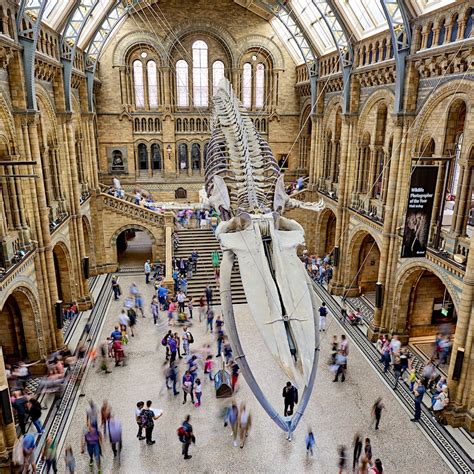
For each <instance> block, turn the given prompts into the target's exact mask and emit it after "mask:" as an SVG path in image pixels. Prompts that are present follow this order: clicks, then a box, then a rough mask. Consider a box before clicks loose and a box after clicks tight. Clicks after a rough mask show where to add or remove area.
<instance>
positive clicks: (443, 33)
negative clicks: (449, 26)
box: [438, 19, 446, 46]
mask: <svg viewBox="0 0 474 474" xmlns="http://www.w3.org/2000/svg"><path fill="white" fill-rule="evenodd" d="M445 37H446V22H445V21H444V19H443V20H441V24H440V26H439V33H438V45H439V46H441V45H442V44H443V43H444V38H445Z"/></svg>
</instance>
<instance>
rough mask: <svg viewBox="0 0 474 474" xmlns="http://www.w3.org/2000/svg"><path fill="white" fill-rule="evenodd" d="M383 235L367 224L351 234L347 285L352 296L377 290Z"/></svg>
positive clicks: (347, 261) (347, 262)
mask: <svg viewBox="0 0 474 474" xmlns="http://www.w3.org/2000/svg"><path fill="white" fill-rule="evenodd" d="M380 239H381V237H380V236H379V235H378V234H377V233H375V232H373V230H372V229H371V228H370V227H368V226H365V225H359V226H357V227H356V228H355V229H353V230H352V232H351V233H350V235H349V245H348V252H347V257H346V258H347V260H346V275H345V286H346V289H347V291H348V294H349V295H350V296H353V295H360V294H363V293H367V292H369V293H370V292H373V291H375V283H376V282H377V279H378V268H379V263H380V249H381V241H380Z"/></svg>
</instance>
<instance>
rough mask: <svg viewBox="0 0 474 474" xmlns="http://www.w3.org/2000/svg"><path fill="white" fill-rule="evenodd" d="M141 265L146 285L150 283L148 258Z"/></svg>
mask: <svg viewBox="0 0 474 474" xmlns="http://www.w3.org/2000/svg"><path fill="white" fill-rule="evenodd" d="M143 267H144V270H145V283H146V284H147V285H148V283H150V273H151V265H150V260H147V261H146V262H145V265H144V266H143Z"/></svg>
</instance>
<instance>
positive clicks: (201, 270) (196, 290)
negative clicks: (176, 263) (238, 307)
mask: <svg viewBox="0 0 474 474" xmlns="http://www.w3.org/2000/svg"><path fill="white" fill-rule="evenodd" d="M176 233H177V234H178V236H179V246H178V248H177V250H175V252H174V256H175V257H177V258H181V257H184V258H188V257H189V256H190V255H191V253H192V252H193V250H196V251H197V252H198V253H199V259H198V265H197V272H193V277H192V278H191V279H189V280H188V296H192V297H193V300H194V306H195V307H196V306H197V305H198V303H199V299H200V298H201V296H202V295H203V294H204V290H205V288H206V286H207V285H208V283H210V284H211V287H212V289H213V292H214V295H213V299H214V301H215V303H218V302H219V301H220V300H219V298H220V296H219V290H218V289H217V288H216V283H215V280H214V270H213V268H212V259H211V253H212V251H213V250H218V251H219V253H220V254H221V252H220V247H219V242H218V241H217V239H216V238H215V237H214V234H213V233H212V230H210V229H192V230H191V229H190V230H188V229H186V230H179V231H177V232H176ZM221 255H222V254H221ZM231 288H232V301H233V303H234V304H239V303H246V298H245V293H244V287H243V285H242V281H241V279H240V273H239V265H238V262H237V261H235V263H234V269H233V271H232V279H231Z"/></svg>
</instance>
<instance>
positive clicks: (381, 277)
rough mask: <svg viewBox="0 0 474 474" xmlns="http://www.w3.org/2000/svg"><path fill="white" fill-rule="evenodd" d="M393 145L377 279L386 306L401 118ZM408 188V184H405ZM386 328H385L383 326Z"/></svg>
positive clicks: (372, 334)
mask: <svg viewBox="0 0 474 474" xmlns="http://www.w3.org/2000/svg"><path fill="white" fill-rule="evenodd" d="M394 128H395V130H394V134H393V146H392V160H391V166H390V176H389V178H388V188H387V203H386V205H385V213H384V223H383V232H382V248H381V249H380V265H379V274H378V278H377V281H378V282H380V283H382V285H383V289H384V293H385V294H384V305H383V306H384V307H388V306H390V305H389V304H387V299H388V296H389V295H388V294H387V288H386V287H387V285H386V275H387V270H388V268H389V254H390V247H391V245H390V244H391V241H392V239H394V238H396V235H395V234H396V233H395V232H394V225H395V226H396V222H397V220H396V214H395V212H394V207H395V200H396V195H397V182H398V178H399V165H400V156H401V142H402V137H403V135H402V133H403V124H402V122H401V120H397V119H395V124H394ZM404 188H406V185H404ZM382 313H383V308H376V309H375V313H374V319H373V321H372V323H371V325H370V327H369V332H368V336H369V338H371V339H376V338H377V336H378V333H379V332H380V331H381V329H382V328H381V324H382ZM383 329H385V328H383Z"/></svg>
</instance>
